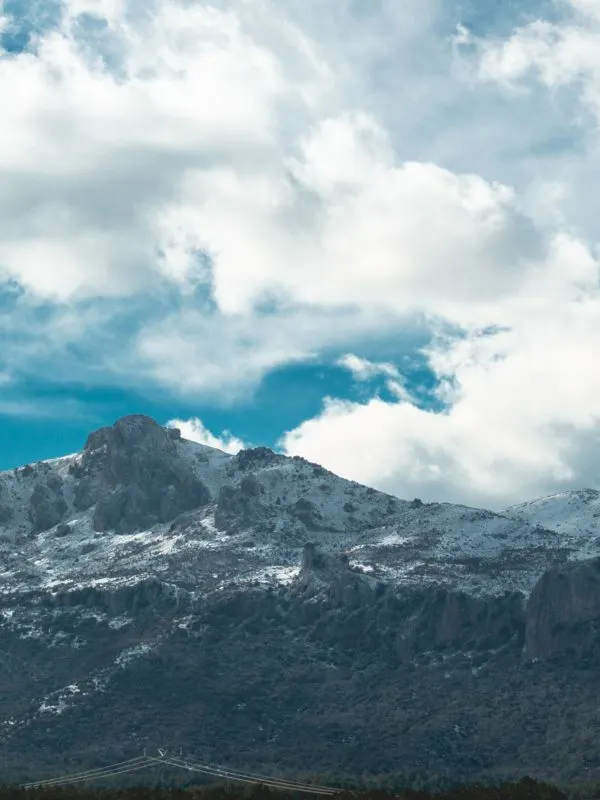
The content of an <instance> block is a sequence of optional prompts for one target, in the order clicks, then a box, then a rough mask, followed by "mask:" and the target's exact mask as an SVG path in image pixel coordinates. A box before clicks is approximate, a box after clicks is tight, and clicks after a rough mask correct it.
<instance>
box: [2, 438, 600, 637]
mask: <svg viewBox="0 0 600 800" xmlns="http://www.w3.org/2000/svg"><path fill="white" fill-rule="evenodd" d="M176 446H177V453H178V455H179V457H180V458H181V459H182V460H184V461H185V462H186V463H187V464H189V465H191V467H192V468H193V470H194V472H195V474H196V475H197V476H198V477H199V478H200V479H201V480H202V481H203V483H204V484H205V485H206V486H207V488H208V489H209V491H210V493H211V496H212V498H213V500H212V502H211V503H210V504H209V505H208V507H206V508H204V509H200V510H198V511H197V512H194V513H188V514H186V515H183V517H182V519H181V520H180V521H178V523H177V524H175V525H169V524H164V525H156V526H154V527H153V528H151V529H150V530H146V531H141V532H138V533H132V534H128V535H115V534H113V533H111V532H106V533H98V532H96V531H94V530H93V525H92V512H93V510H92V509H90V510H88V511H86V512H85V513H81V512H80V511H77V510H76V509H75V508H74V506H73V502H72V498H73V492H74V488H75V478H74V477H73V467H74V466H76V465H77V464H78V463H79V461H80V460H81V455H80V454H77V453H75V454H71V455H68V456H64V457H62V458H57V459H52V460H50V461H46V462H41V463H39V464H36V465H34V466H33V467H32V468H31V469H25V470H24V469H20V470H12V471H10V472H5V473H0V487H1V489H0V503H4V504H9V505H11V506H12V507H14V508H15V509H16V511H15V516H14V517H13V519H12V520H10V522H9V523H6V524H5V525H4V527H3V528H2V527H0V596H2V595H4V596H5V597H7V596H9V595H14V594H15V593H19V592H30V591H36V590H37V591H50V592H58V591H61V592H64V591H70V590H74V589H80V588H84V587H88V588H97V589H105V590H111V591H112V590H115V589H117V588H119V587H122V586H128V585H133V584H135V583H138V582H139V581H140V580H143V579H146V578H149V577H152V576H154V577H158V578H159V579H160V580H162V581H166V582H169V583H171V584H172V585H173V586H179V587H181V588H182V589H185V590H186V591H188V592H191V593H192V594H193V596H202V595H203V594H206V593H208V592H210V591H215V590H218V589H222V588H223V587H225V586H229V585H232V584H233V585H237V586H242V585H249V584H252V583H259V584H270V585H285V584H289V583H290V582H291V581H293V580H294V579H295V577H296V576H297V574H298V570H299V564H300V559H301V553H302V546H303V544H304V543H305V542H307V541H314V542H315V543H316V544H317V545H318V546H319V548H321V549H322V550H324V551H331V552H347V553H348V554H349V556H350V557H351V560H350V563H351V565H352V566H354V567H355V568H356V569H358V570H360V571H362V572H363V573H364V574H368V575H370V576H373V578H377V579H380V580H385V581H387V582H389V583H392V584H394V585H398V586H402V585H407V586H418V585H428V584H432V583H435V584H439V585H445V586H448V587H452V588H456V589H460V590H463V591H468V592H471V593H474V594H495V593H499V592H504V591H506V590H508V589H510V590H515V591H522V592H529V591H530V590H531V588H532V587H533V585H534V584H535V582H536V580H537V579H538V578H539V576H540V575H541V574H542V572H543V571H544V570H545V569H547V568H548V566H550V565H552V564H553V563H554V562H555V561H556V559H557V558H558V557H559V556H560V555H561V554H562V555H563V556H565V557H568V558H570V559H582V558H589V557H593V556H596V555H600V493H599V492H596V491H593V490H583V491H581V492H569V493H563V494H557V495H553V496H551V497H547V498H541V499H538V500H533V501H531V502H529V503H523V504H520V505H519V506H513V507H511V508H508V509H506V510H505V511H504V512H503V513H500V514H497V513H492V512H489V511H486V510H481V509H472V508H467V507H465V506H460V505H453V504H450V503H430V504H423V505H422V506H419V507H413V504H412V503H408V502H406V501H402V500H399V499H398V498H393V497H391V496H389V495H385V494H382V493H380V492H376V491H374V490H373V489H369V488H367V487H364V486H361V485H360V484H357V483H354V482H352V481H347V480H343V479H341V478H338V477H337V476H335V475H333V474H332V473H330V472H328V471H326V470H324V469H322V468H320V467H318V466H317V465H314V464H310V463H309V462H306V461H304V460H302V459H291V458H287V459H284V458H282V457H279V458H277V459H275V460H274V461H272V462H269V463H263V464H260V463H259V464H257V465H255V466H252V467H250V471H251V472H252V473H253V474H254V475H255V477H256V479H257V480H258V483H259V485H260V496H259V498H258V502H259V503H260V504H261V507H263V508H264V509H266V512H265V513H266V517H265V520H266V521H265V523H264V524H262V523H261V524H258V525H249V527H248V528H247V529H243V530H236V531H235V532H233V533H232V532H227V531H222V530H219V529H218V528H217V525H216V523H215V510H216V500H217V497H218V493H219V490H220V488H221V487H223V486H225V485H229V486H234V487H235V486H238V485H239V484H240V481H241V479H242V478H243V476H244V475H245V474H248V471H247V470H241V469H240V468H239V467H238V466H237V463H238V462H237V461H236V459H235V457H233V456H231V455H229V454H227V453H224V452H221V451H219V450H216V449H214V448H211V447H207V446H205V445H201V444H197V443H195V442H189V441H186V440H179V441H177V445H176ZM53 473H54V474H56V475H58V476H60V478H61V479H62V480H63V486H64V494H65V498H66V500H67V503H68V506H69V510H68V513H67V514H66V516H65V520H64V521H66V522H68V523H69V525H70V528H71V531H70V533H68V534H67V535H65V536H62V537H57V535H56V528H53V529H50V530H48V531H44V532H42V533H39V534H36V535H34V536H32V535H31V533H30V528H31V525H30V523H29V520H28V519H27V509H28V505H29V499H30V497H31V493H32V492H33V489H34V486H35V484H36V482H37V481H38V480H40V476H41V477H42V478H43V477H44V476H46V477H47V476H48V475H51V474H53ZM298 501H304V502H306V501H309V502H310V504H311V506H310V513H312V514H313V515H314V519H315V520H316V524H315V526H314V530H307V529H306V527H305V526H304V525H303V523H302V522H301V521H299V519H298V518H297V516H295V515H294V508H295V504H296V503H297V502H298ZM267 523H268V524H267ZM3 615H4V619H5V620H6V621H8V617H7V612H5V611H3ZM111 624H114V625H115V626H116V625H117V624H118V623H117V622H114V621H113V623H111ZM123 624H129V621H123ZM28 635H31V636H33V635H35V634H34V633H33V632H30V633H29V634H28Z"/></svg>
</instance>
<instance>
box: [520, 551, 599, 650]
mask: <svg viewBox="0 0 600 800" xmlns="http://www.w3.org/2000/svg"><path fill="white" fill-rule="evenodd" d="M599 646H600V558H594V559H590V560H588V561H583V562H579V563H575V564H566V565H565V566H563V567H560V568H556V569H552V570H549V571H548V572H546V573H544V575H542V577H541V578H540V580H539V581H538V583H537V584H536V586H535V587H534V589H533V591H532V593H531V596H530V598H529V602H528V603H527V618H526V629H525V655H526V656H527V658H538V659H544V658H550V657H551V656H554V655H558V654H570V655H577V656H581V655H589V654H591V652H592V651H595V650H596V649H597V648H598V647H599Z"/></svg>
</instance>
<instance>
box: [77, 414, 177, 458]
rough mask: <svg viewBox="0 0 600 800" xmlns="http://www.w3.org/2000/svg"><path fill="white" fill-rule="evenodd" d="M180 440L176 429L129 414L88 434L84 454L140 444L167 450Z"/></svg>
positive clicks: (140, 415)
mask: <svg viewBox="0 0 600 800" xmlns="http://www.w3.org/2000/svg"><path fill="white" fill-rule="evenodd" d="M179 438H181V431H180V430H179V429H178V428H163V427H162V426H161V425H159V424H158V422H156V420H153V419H152V417H147V416H145V415H144V414H129V415H127V416H125V417H121V418H120V419H118V420H117V421H116V422H115V423H114V424H113V425H107V426H105V427H103V428H99V429H98V430H96V431H93V432H92V433H90V435H89V436H88V437H87V440H86V442H85V445H84V448H83V450H84V453H85V452H89V451H93V450H99V449H100V448H102V447H104V446H108V447H127V448H128V447H132V446H136V445H138V444H140V443H141V442H147V443H153V444H154V446H155V447H156V446H159V447H160V446H162V447H164V448H166V449H168V448H169V445H170V443H171V442H172V441H173V440H175V439H179Z"/></svg>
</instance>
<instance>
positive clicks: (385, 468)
mask: <svg viewBox="0 0 600 800" xmlns="http://www.w3.org/2000/svg"><path fill="white" fill-rule="evenodd" d="M525 319H526V320H527V321H526V322H525V321H522V322H521V323H520V324H519V323H518V322H515V324H514V325H513V326H511V327H510V328H505V329H498V330H495V331H490V332H480V333H479V334H478V335H471V336H468V337H465V338H463V339H460V340H456V339H449V340H446V341H440V342H438V343H436V344H435V345H434V346H432V347H431V348H430V349H429V351H428V353H427V355H428V359H429V364H430V366H431V368H432V369H433V371H434V372H435V374H436V377H437V378H438V381H439V388H438V395H439V397H440V398H441V399H442V400H443V401H444V403H445V411H444V412H443V413H434V412H433V411H431V410H427V409H423V408H418V407H416V406H415V405H414V404H412V403H411V402H410V400H402V399H401V400H400V401H398V402H390V401H384V400H382V399H381V398H377V397H375V398H372V399H371V400H369V401H368V402H366V403H349V402H347V401H343V400H340V399H332V398H330V399H328V400H327V401H326V403H325V406H324V408H323V411H322V413H321V414H320V415H319V416H317V417H316V418H314V419H311V420H307V421H305V422H304V423H302V424H301V425H300V426H298V427H297V428H296V429H294V430H292V431H290V432H288V433H287V434H286V436H285V437H284V438H283V440H282V446H283V448H284V449H285V451H286V452H288V453H289V454H291V455H302V456H304V457H306V458H309V459H310V460H313V461H317V462H318V463H321V464H324V465H325V466H326V467H328V468H329V469H331V470H333V471H335V472H338V473H340V474H342V475H344V476H346V477H350V478H353V479H354V480H359V481H362V482H364V483H367V484H370V485H374V486H376V487H378V488H381V489H384V490H386V491H391V492H393V493H396V494H399V495H400V496H404V497H411V496H414V495H418V496H421V497H422V498H423V499H427V500H448V501H453V502H457V501H462V502H467V503H471V504H473V505H483V506H486V507H493V508H501V507H503V506H505V505H508V504H510V503H512V502H518V501H521V500H525V499H528V498H531V497H534V496H536V495H540V494H544V493H549V492H551V491H558V490H561V489H565V488H577V487H580V486H584V485H589V484H590V483H591V484H593V485H598V482H599V477H598V470H597V465H596V466H595V467H594V468H593V469H592V470H590V465H591V464H593V463H595V462H596V455H595V454H596V453H597V446H598V436H599V434H600V400H599V398H600V379H599V375H598V370H597V369H596V368H595V363H596V359H597V356H596V354H597V352H598V348H599V347H600V324H599V320H600V296H599V295H598V293H596V294H594V295H592V296H589V297H580V298H579V299H574V300H573V301H572V302H571V303H568V304H565V305H563V306H560V305H559V304H554V306H553V307H552V308H538V309H534V308H533V307H531V308H530V310H529V313H528V314H527V316H526V317H525Z"/></svg>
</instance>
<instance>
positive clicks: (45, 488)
mask: <svg viewBox="0 0 600 800" xmlns="http://www.w3.org/2000/svg"><path fill="white" fill-rule="evenodd" d="M66 511H67V503H66V501H65V498H64V495H63V491H62V481H61V480H60V478H58V477H57V476H56V475H53V476H50V477H49V479H48V480H47V481H40V482H39V483H37V484H36V485H35V488H34V490H33V492H32V495H31V500H30V505H29V519H30V521H31V525H32V529H33V532H34V533H39V532H40V531H45V530H48V528H52V527H54V525H57V524H58V523H59V522H60V521H61V520H62V518H63V516H64V515H65V513H66Z"/></svg>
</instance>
